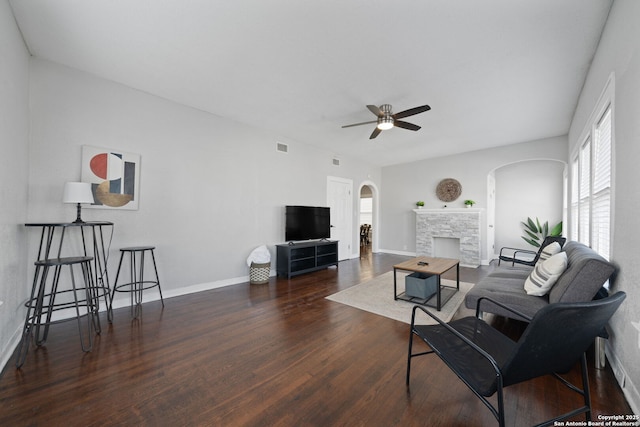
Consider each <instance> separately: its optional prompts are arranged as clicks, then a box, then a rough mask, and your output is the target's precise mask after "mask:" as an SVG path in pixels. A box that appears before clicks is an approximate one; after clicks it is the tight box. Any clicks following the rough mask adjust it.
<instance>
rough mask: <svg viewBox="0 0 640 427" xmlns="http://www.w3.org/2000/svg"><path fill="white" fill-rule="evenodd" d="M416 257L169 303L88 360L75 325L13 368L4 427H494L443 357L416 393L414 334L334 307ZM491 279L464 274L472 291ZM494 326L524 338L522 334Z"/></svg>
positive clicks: (372, 259) (0, 396) (597, 408)
mask: <svg viewBox="0 0 640 427" xmlns="http://www.w3.org/2000/svg"><path fill="white" fill-rule="evenodd" d="M406 259H407V258H406V257H401V256H395V255H388V254H387V255H384V254H366V255H365V256H363V257H362V258H361V259H359V260H349V261H344V262H341V263H340V266H339V268H337V269H336V268H329V269H327V270H323V271H320V272H316V273H313V274H308V275H304V276H299V277H295V278H292V279H290V280H286V279H281V278H277V279H276V278H272V279H271V281H270V283H269V284H268V285H249V284H240V285H235V286H229V287H225V288H220V289H215V290H211V291H206V292H201V293H198V294H192V295H186V296H182V297H177V298H171V299H167V300H166V301H165V304H166V307H165V308H164V309H162V306H161V305H160V303H159V302H151V303H146V304H144V306H143V313H142V316H141V317H140V318H139V319H137V320H136V319H131V317H130V313H129V309H128V308H124V309H120V310H116V311H115V313H114V317H115V318H114V322H113V324H112V325H108V323H107V321H106V317H103V318H102V322H103V323H102V324H103V333H102V335H100V336H99V337H97V339H96V342H95V347H94V350H93V351H92V352H91V353H86V354H85V353H83V352H82V351H81V349H80V344H79V339H78V335H77V329H76V325H75V323H73V322H68V323H63V324H58V325H54V326H53V327H52V328H51V332H50V337H49V340H48V342H47V344H46V346H43V347H41V348H38V349H34V348H33V347H32V348H31V349H30V352H29V354H28V355H27V359H26V362H25V364H24V366H23V367H22V369H20V370H16V369H15V367H14V366H13V364H12V363H10V364H9V365H8V366H6V367H5V369H4V370H3V372H2V376H1V377H0V425H3V426H4V425H6V426H23V425H32V426H39V425H40V426H44V425H46V426H51V425H71V426H75V425H83V426H103V425H153V426H156V425H161V426H162V425H167V426H175V425H199V426H200V425H213V426H230V425H233V426H238V425H246V426H265V425H269V426H292V425H296V426H305V425H309V426H327V425H349V426H358V425H362V426H365V425H366V426H373V425H375V426H377V425H384V426H396V425H397V426H400V425H402V426H414V425H415V426H424V425H447V426H452V425H461V426H462V425H464V426H482V425H495V420H494V419H493V417H492V415H491V414H490V413H489V411H488V410H487V409H486V408H485V407H484V406H483V405H482V404H481V403H480V401H479V400H478V399H477V398H476V397H475V396H474V395H473V394H472V393H471V392H470V391H469V390H468V389H467V388H466V386H465V385H464V384H463V383H462V382H460V381H459V380H458V379H457V377H455V375H454V374H452V373H451V372H450V371H449V370H448V369H447V368H446V367H445V366H444V365H443V364H442V362H440V360H439V359H438V358H437V357H435V356H425V357H423V358H419V359H415V360H414V363H413V369H412V370H413V372H412V380H411V388H410V389H409V390H407V389H406V387H405V383H404V375H405V369H406V351H407V340H408V336H409V329H408V325H406V324H404V323H400V322H397V321H394V320H391V319H387V318H384V317H381V316H377V315H374V314H371V313H367V312H364V311H361V310H357V309H354V308H351V307H348V306H345V305H342V304H339V303H336V302H332V301H328V300H326V299H325V297H326V296H327V295H330V294H332V293H335V292H337V291H339V290H341V289H345V288H347V287H350V286H353V285H355V284H357V283H360V282H362V281H366V280H368V279H370V278H372V277H374V276H377V275H379V274H382V273H384V272H386V271H391V270H392V266H393V264H396V263H398V262H401V261H404V260H406ZM491 268H492V267H481V268H478V269H466V268H462V269H461V279H462V280H464V281H469V282H475V281H477V280H479V278H481V277H483V276H484V275H485V274H487V273H488V272H489V271H490V270H491ZM469 314H470V311H469V310H467V309H465V308H461V309H460V310H459V311H458V313H457V314H456V316H464V315H469ZM492 322H493V323H494V325H496V327H499V328H501V329H502V330H504V331H506V332H507V333H509V334H512V335H517V334H519V333H520V332H521V331H522V328H523V324H522V323H520V322H514V321H510V320H505V319H501V318H497V317H496V318H494V319H493V320H492ZM12 362H13V361H12ZM590 364H591V366H593V362H590ZM576 375H577V372H571V375H570V376H572V377H573V378H574V379H575V378H576ZM590 375H591V386H592V390H593V404H594V417H597V415H598V414H605V415H611V414H628V413H631V410H630V408H629V406H628V405H627V403H626V402H625V399H624V397H623V395H622V392H621V391H620V388H619V387H618V385H617V383H616V381H615V379H614V377H613V374H612V373H611V370H610V368H607V369H604V370H595V369H593V368H591V372H590ZM506 403H507V420H508V424H509V425H516V426H525V425H531V424H534V423H536V422H540V421H542V420H544V419H546V418H551V417H553V416H555V415H558V414H560V413H562V412H564V411H566V410H567V409H568V408H569V407H570V406H571V405H576V406H577V405H578V403H579V398H578V397H577V396H573V395H572V394H571V392H568V391H567V390H565V389H564V388H562V387H559V386H558V384H557V381H555V380H554V379H553V378H551V377H548V378H541V379H538V380H536V381H532V382H529V383H525V384H520V385H516V386H513V387H510V388H508V389H507V392H506ZM581 419H583V418H580V417H578V418H576V420H581Z"/></svg>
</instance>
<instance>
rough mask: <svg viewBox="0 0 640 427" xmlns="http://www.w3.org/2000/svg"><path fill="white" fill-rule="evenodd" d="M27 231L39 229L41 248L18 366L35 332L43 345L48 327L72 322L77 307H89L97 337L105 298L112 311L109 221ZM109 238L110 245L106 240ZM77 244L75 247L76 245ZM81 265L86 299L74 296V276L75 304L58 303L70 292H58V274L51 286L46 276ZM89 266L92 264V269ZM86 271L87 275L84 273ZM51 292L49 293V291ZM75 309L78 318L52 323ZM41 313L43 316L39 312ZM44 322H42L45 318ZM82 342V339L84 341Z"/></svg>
mask: <svg viewBox="0 0 640 427" xmlns="http://www.w3.org/2000/svg"><path fill="white" fill-rule="evenodd" d="M25 226H26V227H39V228H41V229H42V231H41V234H40V244H39V247H38V255H37V257H36V262H35V266H36V269H35V274H34V278H33V286H32V290H31V298H30V299H29V300H28V301H27V303H26V304H25V306H26V307H27V316H26V319H25V325H24V330H23V334H22V338H21V341H20V344H19V346H18V348H19V352H18V353H19V354H18V360H17V363H16V366H18V367H19V366H21V365H22V363H24V359H25V357H26V353H27V351H28V348H29V341H30V340H31V336H32V334H33V330H34V329H35V331H36V333H37V334H38V336H36V337H35V340H36V344H37V345H41V344H43V343H44V342H45V341H46V338H47V334H48V329H49V325H50V324H52V323H56V322H58V321H62V320H73V319H77V318H79V317H80V314H79V311H78V305H79V304H82V305H83V306H84V305H86V306H87V316H90V317H92V320H91V322H94V323H96V324H95V331H96V333H98V334H99V333H100V326H99V319H98V317H97V313H98V311H99V310H100V298H101V297H102V298H104V303H105V310H106V311H107V312H108V311H109V310H110V305H111V301H110V298H109V297H110V286H109V275H108V272H107V260H108V249H109V245H110V239H111V237H112V236H113V227H114V224H113V223H112V222H108V221H91V222H71V223H63V222H59V223H28V224H25ZM107 237H108V238H109V240H108V241H107V240H106V238H107ZM74 243H75V245H74ZM80 261H82V263H83V264H85V267H87V268H85V267H83V275H84V276H86V275H90V276H91V277H88V276H87V277H86V279H85V280H84V283H86V285H85V288H86V298H84V299H83V300H80V301H79V300H78V298H77V297H76V296H75V294H76V291H75V288H76V284H75V280H74V278H73V272H71V280H72V281H73V282H74V283H73V288H74V292H73V294H74V302H71V303H69V302H56V296H59V295H62V294H63V293H65V292H69V291H68V290H66V291H65V290H64V289H58V279H59V273H57V272H56V274H54V278H53V282H52V285H51V286H48V285H47V274H48V271H49V267H53V266H58V268H59V266H60V265H70V264H75V263H79V262H80ZM90 263H92V264H93V268H91V265H90ZM85 270H86V272H85ZM49 288H50V289H49ZM83 289H84V288H83ZM45 294H46V297H47V301H48V302H47V304H46V305H47V307H44V306H43V305H44V304H43V301H42V299H43V298H42V295H45ZM72 306H75V309H76V316H74V317H70V318H68V319H67V318H64V319H59V320H52V319H51V313H53V312H55V311H58V310H62V309H64V308H68V307H72ZM38 311H40V312H38ZM45 313H46V316H45V319H46V320H44V321H43V320H42V316H43V314H45ZM41 326H43V327H44V333H43V334H42V335H41V334H39V332H38V331H39V330H40V327H41ZM81 340H82V337H81ZM82 347H83V350H85V351H89V350H90V349H91V347H90V346H89V347H86V346H85V345H84V343H83V345H82Z"/></svg>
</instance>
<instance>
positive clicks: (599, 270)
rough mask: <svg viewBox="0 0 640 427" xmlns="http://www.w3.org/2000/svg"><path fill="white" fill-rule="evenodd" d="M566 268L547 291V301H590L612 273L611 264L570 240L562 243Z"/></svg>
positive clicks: (612, 266) (612, 267) (587, 248)
mask: <svg viewBox="0 0 640 427" xmlns="http://www.w3.org/2000/svg"><path fill="white" fill-rule="evenodd" d="M563 249H564V251H565V252H566V253H567V259H568V266H567V270H566V271H565V272H564V273H563V274H562V275H561V276H560V277H559V278H558V281H557V282H556V284H555V285H554V286H553V288H551V291H550V292H549V302H550V303H555V302H581V301H591V300H592V299H593V297H594V296H595V295H596V293H598V291H599V290H600V288H601V287H602V285H604V284H605V283H606V282H607V280H608V279H609V278H610V277H611V276H612V275H613V273H614V272H615V270H616V268H615V266H614V265H613V264H611V263H610V262H608V261H607V260H605V259H604V258H603V257H601V256H600V255H598V253H596V252H595V251H594V250H593V249H591V248H589V247H588V246H585V245H583V244H582V243H578V242H574V241H570V242H567V243H566V244H565V245H564V248H563Z"/></svg>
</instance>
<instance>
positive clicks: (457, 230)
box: [414, 208, 482, 267]
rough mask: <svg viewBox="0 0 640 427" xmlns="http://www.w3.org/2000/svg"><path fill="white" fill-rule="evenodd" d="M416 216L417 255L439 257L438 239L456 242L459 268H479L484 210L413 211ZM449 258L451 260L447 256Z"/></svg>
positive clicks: (446, 209)
mask: <svg viewBox="0 0 640 427" xmlns="http://www.w3.org/2000/svg"><path fill="white" fill-rule="evenodd" d="M414 212H415V213H416V255H418V256H420V255H424V256H430V257H433V256H436V253H435V245H436V242H435V239H438V238H442V239H457V240H458V241H459V242H460V243H459V248H458V255H457V256H456V257H455V258H458V259H459V260H460V265H463V266H467V267H477V266H479V265H480V220H481V214H482V210H481V209H472V208H471V209H468V208H466V209H465V208H463V209H456V208H443V209H414ZM447 258H449V257H447Z"/></svg>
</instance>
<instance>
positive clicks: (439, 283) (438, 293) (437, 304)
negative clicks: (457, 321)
mask: <svg viewBox="0 0 640 427" xmlns="http://www.w3.org/2000/svg"><path fill="white" fill-rule="evenodd" d="M436 276H437V277H438V279H437V281H438V287H437V288H436V310H438V311H440V308H441V307H440V305H441V303H442V295H441V292H440V291H441V282H440V275H439V274H437V275H436Z"/></svg>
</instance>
